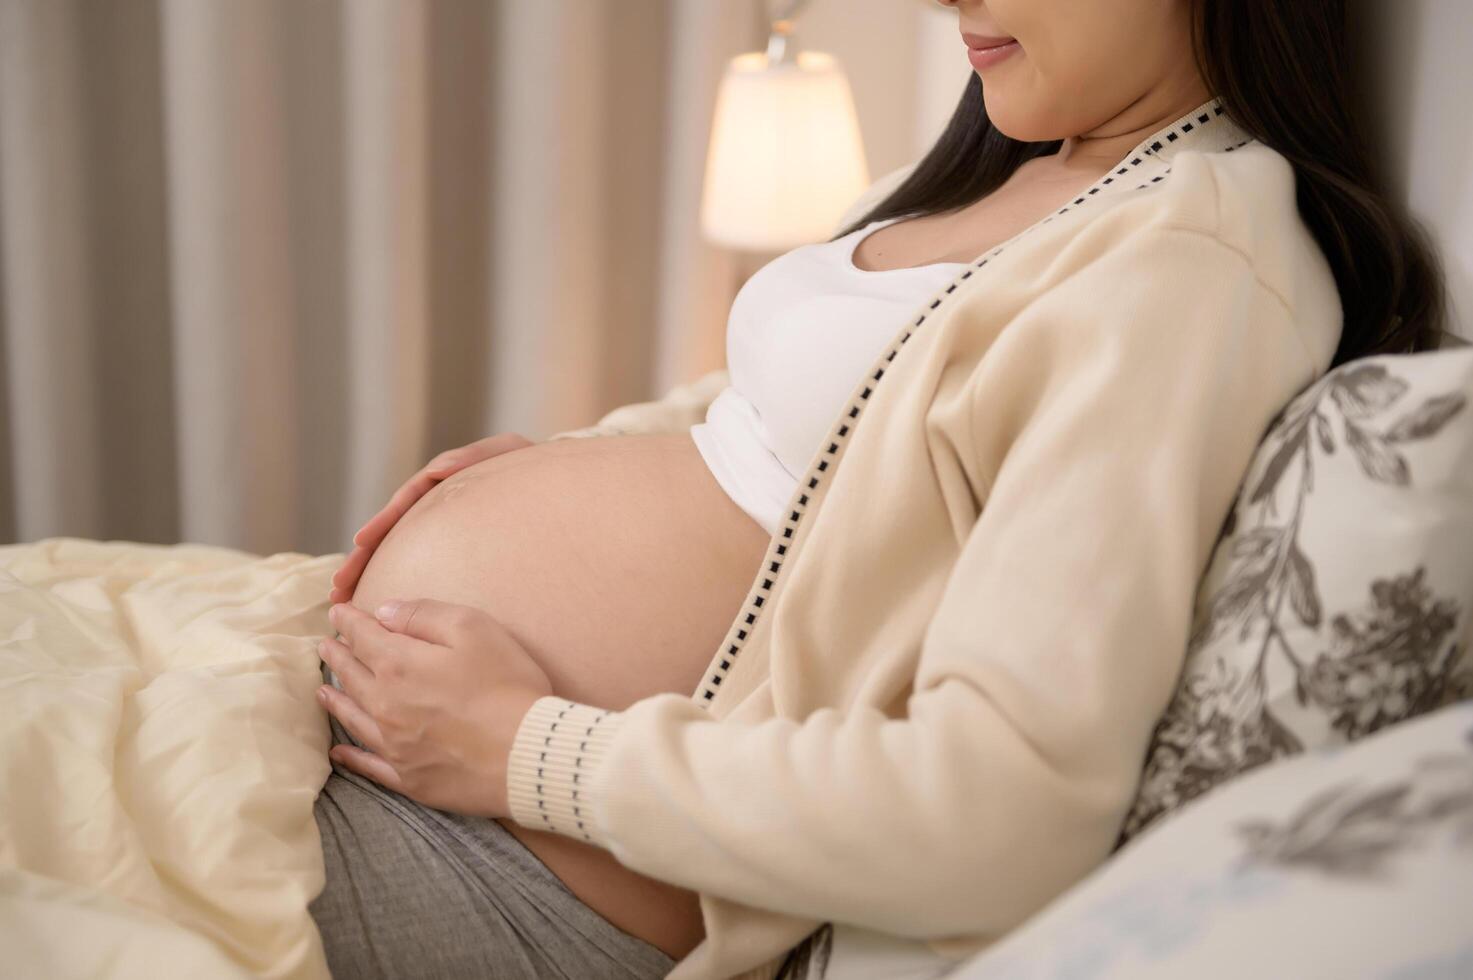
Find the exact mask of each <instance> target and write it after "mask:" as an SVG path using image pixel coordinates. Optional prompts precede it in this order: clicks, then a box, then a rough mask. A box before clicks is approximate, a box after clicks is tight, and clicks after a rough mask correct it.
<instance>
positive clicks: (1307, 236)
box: [1105, 140, 1343, 356]
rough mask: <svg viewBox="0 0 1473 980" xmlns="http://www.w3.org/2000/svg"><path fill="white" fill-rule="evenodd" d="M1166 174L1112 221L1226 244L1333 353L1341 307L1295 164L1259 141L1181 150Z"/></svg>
mask: <svg viewBox="0 0 1473 980" xmlns="http://www.w3.org/2000/svg"><path fill="white" fill-rule="evenodd" d="M1167 166H1168V169H1166V170H1164V171H1163V179H1162V180H1160V181H1159V182H1158V183H1156V184H1153V185H1151V186H1150V187H1149V188H1148V189H1146V190H1144V191H1143V192H1141V193H1139V194H1136V195H1129V196H1124V197H1122V199H1121V200H1120V201H1119V205H1118V207H1117V208H1116V209H1114V210H1115V211H1116V213H1115V214H1114V215H1112V216H1111V217H1112V218H1113V221H1108V222H1105V223H1106V224H1117V223H1118V224H1121V225H1124V226H1126V227H1129V228H1132V229H1133V230H1134V231H1135V232H1137V233H1138V234H1142V235H1145V236H1149V235H1151V234H1152V233H1153V232H1156V231H1163V232H1165V231H1171V232H1178V231H1188V232H1192V233H1196V234H1201V235H1204V236H1207V237H1210V238H1212V239H1214V240H1216V241H1217V242H1219V243H1221V245H1222V246H1224V248H1223V249H1222V250H1221V251H1222V253H1223V255H1224V257H1225V258H1224V261H1237V260H1241V261H1244V262H1246V263H1248V265H1249V266H1250V267H1251V268H1252V270H1253V273H1254V275H1255V277H1256V278H1257V280H1258V281H1259V283H1261V284H1262V285H1263V286H1264V287H1265V288H1266V289H1267V290H1269V292H1271V293H1273V294H1274V295H1275V296H1276V297H1277V298H1278V300H1279V301H1281V302H1282V303H1283V305H1284V307H1285V309H1286V310H1287V312H1288V315H1289V317H1290V318H1291V319H1292V320H1294V321H1295V322H1296V323H1297V324H1298V326H1299V329H1300V330H1301V332H1304V333H1306V334H1307V335H1313V336H1317V337H1322V338H1324V341H1325V342H1324V343H1323V344H1319V345H1317V346H1319V347H1322V348H1325V351H1323V352H1322V353H1325V356H1329V355H1330V354H1332V353H1333V350H1334V341H1335V340H1336V339H1338V336H1339V330H1340V324H1341V320H1342V315H1343V314H1342V310H1341V307H1340V293H1339V289H1338V287H1337V286H1336V283H1335V275H1334V271H1333V270H1332V269H1331V268H1330V264H1329V262H1328V260H1327V259H1326V258H1325V254H1324V251H1323V250H1322V249H1321V248H1320V246H1319V243H1318V242H1317V241H1316V240H1315V237H1314V235H1313V233H1312V232H1311V231H1310V229H1309V226H1308V225H1307V224H1305V222H1304V219H1303V216H1302V215H1301V214H1300V211H1299V204H1298V199H1297V197H1296V180H1295V173H1294V167H1293V165H1292V164H1291V163H1290V162H1289V160H1288V159H1287V158H1286V157H1285V156H1284V155H1283V154H1281V153H1279V152H1278V151H1277V150H1274V149H1273V148H1271V147H1269V146H1267V145H1265V144H1264V143H1262V142H1260V141H1258V140H1249V141H1248V142H1247V143H1244V144H1241V145H1238V146H1235V147H1233V148H1232V149H1230V150H1212V151H1204V150H1195V149H1189V150H1183V151H1181V152H1179V153H1177V154H1176V155H1175V156H1174V157H1172V159H1171V160H1170V161H1169V163H1168V164H1167Z"/></svg>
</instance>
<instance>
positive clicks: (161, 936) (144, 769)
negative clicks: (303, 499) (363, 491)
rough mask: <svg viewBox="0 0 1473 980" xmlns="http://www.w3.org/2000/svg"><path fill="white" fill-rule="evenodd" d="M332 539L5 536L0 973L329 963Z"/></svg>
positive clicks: (248, 969)
mask: <svg viewBox="0 0 1473 980" xmlns="http://www.w3.org/2000/svg"><path fill="white" fill-rule="evenodd" d="M341 559H342V556H341V555H324V556H317V557H312V556H307V555H301V554H294V553H282V554H277V555H271V556H269V557H260V556H256V555H251V554H247V553H244V552H239V551H233V550H230V549H225V548H213V547H207V546H202V545H175V546H161V545H140V544H133V543H128V542H96V541H86V540H81V539H75V538H51V539H47V540H44V541H40V542H37V543H34V544H23V545H6V546H3V547H0V951H3V953H0V956H3V967H0V972H3V973H4V974H5V975H6V976H15V977H47V978H71V977H88V978H96V977H107V978H123V977H140V978H145V977H146V978H148V980H159V978H162V977H175V976H180V977H184V976H187V977H191V978H210V977H248V976H259V977H293V978H325V977H327V976H328V972H327V965H326V962H325V960H324V958H323V954H322V944H321V940H320V938H319V936H318V933H317V929H316V927H315V925H314V924H313V922H312V919H311V917H310V916H309V915H308V913H307V904H308V903H309V902H310V901H311V899H312V898H313V897H314V896H315V895H316V894H317V893H318V891H319V890H320V889H321V887H322V877H323V869H322V849H321V844H320V841H319V838H318V835H317V826H316V824H315V822H314V821H313V818H312V803H313V800H314V799H315V798H316V796H317V791H318V789H319V788H320V787H321V785H322V783H323V781H324V780H325V779H326V777H327V773H328V762H327V756H326V751H327V742H328V732H327V721H326V715H325V713H324V712H323V711H322V709H321V708H320V707H319V706H318V705H317V703H316V701H315V700H314V699H313V692H314V690H315V689H316V687H317V685H318V684H319V683H320V682H321V678H320V676H319V674H318V661H317V655H316V641H317V640H318V639H319V638H320V637H322V636H324V635H331V633H332V628H331V626H329V624H328V621H327V608H328V601H327V595H328V589H329V578H330V577H331V575H332V572H333V570H334V569H335V568H336V567H337V566H338V565H339V563H340V562H341Z"/></svg>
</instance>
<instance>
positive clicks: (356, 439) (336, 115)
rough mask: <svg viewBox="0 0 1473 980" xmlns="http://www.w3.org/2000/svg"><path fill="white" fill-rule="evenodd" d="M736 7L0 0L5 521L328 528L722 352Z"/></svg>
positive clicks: (752, 42) (695, 3)
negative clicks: (710, 182) (725, 82)
mask: <svg viewBox="0 0 1473 980" xmlns="http://www.w3.org/2000/svg"><path fill="white" fill-rule="evenodd" d="M761 10H762V4H761V2H760V0H499V2H491V0H107V2H98V0H0V410H3V413H4V418H3V423H4V424H0V541H14V540H20V541H29V540H35V539H37V538H42V537H49V536H54V535H74V536H81V537H90V538H104V539H124V540H134V541H154V542H173V541H179V540H186V541H195V542H204V543H211V544H219V545H227V546H231V547H238V548H244V549H247V550H251V551H256V552H261V553H269V552H274V551H281V550H297V551H306V552H311V553H325V552H329V551H338V550H342V549H344V548H345V547H346V546H347V544H348V538H349V535H350V534H351V533H352V530H353V529H354V528H356V527H357V526H358V524H359V523H360V522H361V521H362V520H363V519H365V518H366V517H367V516H368V515H369V514H371V513H372V512H373V511H375V510H376V509H377V508H378V507H379V506H380V505H381V504H382V503H383V501H384V500H385V499H386V498H387V496H388V494H389V493H390V492H391V491H392V490H393V488H394V487H396V486H397V485H398V483H399V482H400V481H401V480H402V479H403V478H404V477H405V476H406V475H407V474H408V473H409V472H410V471H412V470H413V469H414V468H415V467H417V466H418V465H420V464H421V463H422V462H423V461H424V460H426V459H428V458H429V457H430V456H431V455H433V453H435V452H436V451H438V450H440V449H443V448H446V447H449V446H452V445H458V444H461V443H464V442H466V441H469V440H471V439H474V438H478V437H480V436H482V435H486V434H489V433H492V432H496V431H501V430H508V429H509V430H514V431H519V432H522V433H523V434H525V435H528V436H529V437H532V438H542V437H545V436H547V435H549V434H551V433H553V432H555V431H559V430H561V429H564V428H572V427H574V426H580V425H585V424H587V423H588V422H590V421H592V419H593V418H594V417H596V416H597V415H599V414H600V413H602V412H603V411H605V410H607V409H608V408H611V407H613V406H615V405H618V404H623V403H626V402H630V401H636V400H640V399H643V398H647V397H650V396H652V395H654V394H656V393H658V392H660V391H663V390H665V389H667V388H669V387H670V386H671V385H674V384H676V383H679V382H682V381H686V380H689V379H691V378H694V377H696V376H698V375H700V374H701V373H702V372H703V371H705V370H707V369H709V368H711V367H713V366H717V365H719V363H720V360H721V339H720V338H721V335H722V328H723V325H724V319H725V316H726V312H727V310H728V308H729V305H730V301H731V291H732V287H733V283H734V282H735V280H736V274H737V272H738V270H735V269H733V267H732V263H733V262H734V261H735V260H734V259H733V258H732V257H730V256H728V255H725V254H723V253H721V252H719V251H718V250H715V249H711V248H707V247H705V246H704V245H703V244H702V243H701V240H700V238H699V234H698V227H697V216H698V213H699V198H700V190H701V177H702V168H703V164H704V156H705V150H706V136H707V125H708V122H709V118H710V112H711V108H712V103H713V101H714V97H715V88H716V83H717V81H718V79H719V76H720V73H721V70H722V67H723V65H724V62H725V60H726V59H727V58H728V57H729V56H730V55H732V54H734V53H736V52H737V51H740V50H746V49H751V48H754V47H757V46H759V44H760V41H761V38H762V28H761Z"/></svg>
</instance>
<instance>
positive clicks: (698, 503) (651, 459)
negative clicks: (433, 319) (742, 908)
mask: <svg viewBox="0 0 1473 980" xmlns="http://www.w3.org/2000/svg"><path fill="white" fill-rule="evenodd" d="M767 543H768V536H767V533H766V532H765V531H764V530H763V529H762V528H761V526H760V525H758V524H757V523H756V522H755V521H753V520H752V519H751V518H750V517H749V516H748V515H747V514H746V512H744V511H743V510H742V509H741V508H739V507H738V506H737V505H736V504H735V503H733V502H732V500H731V498H730V497H728V496H727V495H726V493H725V492H724V491H722V489H721V487H720V486H719V485H718V484H717V483H716V480H715V478H714V477H712V476H711V473H710V471H709V470H708V469H707V468H706V465H705V462H704V461H703V460H702V459H701V456H700V454H699V452H698V451H697V450H696V447H695V443H694V442H693V441H692V440H691V438H690V436H689V435H688V434H686V433H679V434H674V435H652V436H618V437H599V438H593V439H566V440H558V441H556V442H546V443H539V444H537V445H534V446H529V447H527V448H526V449H519V450H516V451H514V452H511V453H508V454H506V455H503V456H498V457H495V458H493V459H489V460H486V461H485V462H482V463H479V464H477V465H475V466H472V467H470V468H468V469H466V470H463V471H461V472H460V473H457V474H455V475H454V476H452V477H451V478H449V479H447V480H445V481H444V482H442V483H440V484H438V485H437V486H436V487H435V488H434V489H432V490H431V491H430V492H429V493H427V494H426V495H425V496H424V497H423V498H421V499H420V501H419V502H418V503H416V504H415V506H414V507H413V508H411V509H410V511H409V513H407V514H406V515H405V516H404V517H403V518H402V519H401V520H400V521H399V523H398V524H397V525H395V527H394V529H393V530H392V531H390V532H389V535H388V537H386V538H385V539H384V541H383V543H382V544H381V545H380V546H379V548H378V550H377V551H376V552H375V553H374V556H373V559H372V560H371V561H370V562H369V564H368V567H367V568H366V569H365V570H364V573H363V576H362V578H361V579H360V580H359V583H358V587H357V590H356V592H355V594H354V596H353V600H352V601H353V603H354V604H355V605H357V606H359V607H360V608H363V609H366V610H372V609H373V608H374V607H375V606H376V605H377V604H378V602H379V601H380V600H382V599H386V598H402V599H411V598H420V597H424V598H432V599H440V600H442V601H445V602H455V603H461V604H463V605H468V606H476V607H479V608H482V609H485V610H486V611H487V612H489V613H491V614H492V615H493V616H495V617H496V618H497V619H498V620H500V621H501V622H502V623H504V624H505V625H506V626H507V628H508V629H510V630H511V632H512V633H513V634H514V635H515V636H516V637H517V638H518V639H519V640H520V641H521V642H522V643H523V644H524V645H525V646H526V647H527V649H528V650H529V651H530V652H531V654H532V656H533V657H535V658H536V659H537V661H538V662H539V663H540V664H541V666H542V667H543V669H544V670H546V672H547V674H548V676H549V677H550V678H551V680H552V685H553V690H554V691H555V692H556V693H557V694H558V695H559V696H562V697H567V698H570V699H572V700H574V701H580V702H583V703H586V704H592V705H596V706H599V707H605V708H612V709H622V708H625V707H628V706H629V705H630V704H632V703H634V702H635V701H638V700H640V699H642V698H645V697H649V696H651V695H654V694H658V693H661V692H665V691H673V692H677V693H681V694H690V693H692V692H693V691H694V690H695V689H696V687H697V685H698V683H699V682H700V680H701V675H702V673H703V672H704V670H705V668H706V666H707V665H708V664H709V663H710V660H711V656H712V654H713V653H714V652H715V650H716V647H717V645H718V644H719V643H720V642H721V640H722V638H723V637H724V635H725V633H726V630H727V628H728V627H729V626H730V624H731V622H732V620H733V619H734V618H735V617H736V614H737V611H738V609H739V608H740V606H741V604H742V600H743V599H744V598H745V597H746V593H747V589H748V588H749V587H750V586H751V584H752V580H753V577H754V576H755V574H756V572H757V569H758V567H759V565H760V564H761V560H762V555H763V553H764V551H765V549H766V547H767ZM500 822H501V823H502V824H503V826H505V827H506V828H507V830H509V831H510V832H511V833H512V834H514V835H515V836H516V837H517V839H518V840H520V841H521V842H522V843H523V844H524V845H525V846H526V847H527V848H528V849H529V850H531V851H532V852H533V853H534V854H536V855H537V857H538V858H539V859H540V860H541V861H542V862H543V863H544V864H545V865H547V867H548V868H549V869H551V870H552V872H553V873H554V874H556V875H557V876H558V877H559V878H560V879H562V881H563V883H564V884H566V885H567V886H568V888H569V889H570V890H572V892H573V893H574V894H575V895H577V896H578V897H579V899H580V900H582V901H583V902H584V903H585V904H587V905H588V906H590V907H591V908H593V909H595V910H596V911H597V912H598V913H599V914H600V915H602V916H603V917H604V918H606V919H608V920H609V921H610V922H612V923H613V924H614V925H615V926H618V927H619V928H620V929H622V930H624V931H625V932H628V933H630V934H632V935H635V936H638V937H639V938H641V939H643V940H645V941H646V942H648V943H650V944H652V945H654V946H656V947H658V948H659V949H661V950H663V951H664V952H665V953H667V954H669V955H670V956H672V957H674V958H676V959H680V958H681V957H683V956H684V955H685V954H686V953H688V952H689V951H690V950H691V949H692V948H694V946H695V945H696V944H697V943H699V942H700V940H701V938H702V936H703V935H704V928H703V925H702V922H701V915H700V907H699V904H698V902H697V898H696V895H695V893H694V892H691V891H688V890H686V889H683V888H678V887H675V886H673V885H669V884H666V883H663V882H658V881H655V880H653V879H651V878H647V877H645V876H644V875H641V874H638V873H637V872H635V871H632V870H630V869H629V868H626V867H625V866H624V865H622V864H620V863H619V862H618V861H616V860H615V859H614V857H613V856H612V855H610V854H609V853H608V852H607V851H605V850H603V849H601V848H596V847H593V846H591V845H588V844H584V843H581V842H579V841H574V840H572V839H571V838H568V837H564V836H561V835H558V834H552V833H548V832H545V831H538V830H531V829H527V828H524V827H522V826H520V825H519V824H517V823H515V822H514V821H512V820H502V821H500Z"/></svg>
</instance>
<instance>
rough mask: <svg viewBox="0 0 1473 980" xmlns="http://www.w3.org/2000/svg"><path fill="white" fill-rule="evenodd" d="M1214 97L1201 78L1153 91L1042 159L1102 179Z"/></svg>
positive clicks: (1066, 141)
mask: <svg viewBox="0 0 1473 980" xmlns="http://www.w3.org/2000/svg"><path fill="white" fill-rule="evenodd" d="M1210 98H1212V94H1211V93H1210V92H1209V91H1208V90H1207V86H1206V85H1205V84H1203V82H1202V81H1201V79H1193V80H1192V81H1191V82H1187V83H1182V84H1179V85H1175V86H1171V87H1170V88H1161V89H1153V90H1152V91H1150V92H1147V93H1146V94H1145V95H1143V96H1141V97H1140V98H1139V99H1136V100H1135V101H1134V102H1132V103H1131V104H1130V105H1128V106H1126V107H1125V108H1124V109H1122V110H1121V111H1120V112H1118V113H1116V114H1115V115H1114V116H1112V117H1111V118H1110V119H1108V120H1106V121H1105V122H1103V123H1101V124H1100V125H1098V126H1096V127H1094V128H1093V129H1091V130H1089V131H1088V132H1085V133H1081V134H1080V135H1078V136H1070V137H1068V138H1067V139H1065V140H1064V141H1063V143H1062V144H1060V146H1059V150H1058V152H1057V153H1054V154H1052V155H1050V156H1049V157H1045V158H1042V159H1046V160H1048V161H1049V163H1050V166H1051V167H1057V168H1059V169H1060V170H1063V171H1069V172H1071V173H1086V172H1087V173H1093V174H1096V175H1100V176H1102V175H1104V173H1105V172H1106V171H1108V170H1109V169H1110V168H1111V167H1113V166H1114V165H1115V164H1116V163H1118V162H1119V161H1120V159H1121V158H1122V157H1124V156H1125V155H1126V154H1127V153H1129V152H1130V151H1131V150H1132V149H1133V148H1134V147H1135V146H1136V145H1138V144H1139V143H1140V142H1141V140H1143V139H1145V138H1146V137H1147V136H1150V135H1151V134H1152V133H1154V132H1156V131H1157V130H1159V129H1161V128H1162V127H1163V126H1166V125H1168V124H1169V123H1171V122H1172V121H1174V120H1176V119H1179V118H1181V117H1182V116H1184V115H1186V114H1187V113H1188V112H1191V111H1192V110H1193V109H1195V108H1196V107H1197V106H1199V105H1201V104H1202V103H1204V102H1206V101H1207V100H1208V99H1210ZM1040 162H1042V161H1040Z"/></svg>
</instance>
